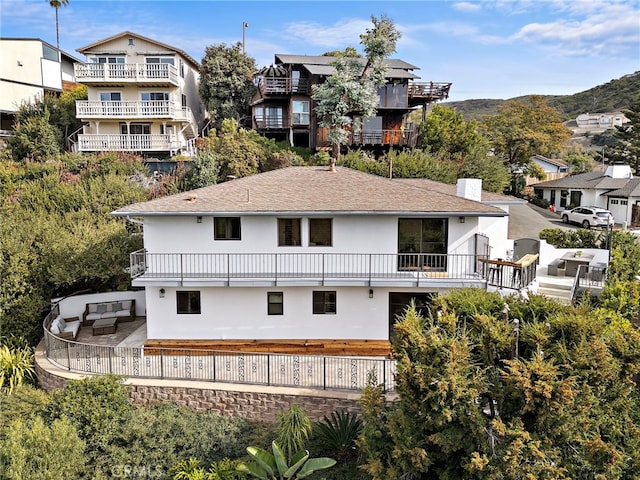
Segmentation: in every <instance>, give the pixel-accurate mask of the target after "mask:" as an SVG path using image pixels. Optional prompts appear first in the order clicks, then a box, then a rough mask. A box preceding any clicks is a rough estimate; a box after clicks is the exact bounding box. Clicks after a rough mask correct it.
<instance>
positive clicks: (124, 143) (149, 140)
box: [77, 134, 181, 152]
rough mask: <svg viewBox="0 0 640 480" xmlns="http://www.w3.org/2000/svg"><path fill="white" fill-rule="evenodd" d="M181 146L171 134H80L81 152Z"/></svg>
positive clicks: (145, 150) (171, 150)
mask: <svg viewBox="0 0 640 480" xmlns="http://www.w3.org/2000/svg"><path fill="white" fill-rule="evenodd" d="M180 148H181V146H180V145H179V144H178V142H177V141H176V140H175V138H173V137H172V136H171V135H110V134H105V135H103V134H93V135H91V134H88V135H87V134H85V135H78V143H77V149H78V151H80V152H165V151H169V152H174V151H177V150H179V149H180Z"/></svg>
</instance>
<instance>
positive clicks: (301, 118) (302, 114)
mask: <svg viewBox="0 0 640 480" xmlns="http://www.w3.org/2000/svg"><path fill="white" fill-rule="evenodd" d="M293 124H294V125H309V102H307V101H304V102H302V101H298V100H294V101H293Z"/></svg>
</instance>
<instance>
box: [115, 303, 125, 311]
mask: <svg viewBox="0 0 640 480" xmlns="http://www.w3.org/2000/svg"><path fill="white" fill-rule="evenodd" d="M120 310H124V308H123V307H122V302H114V304H113V311H114V312H119V311H120Z"/></svg>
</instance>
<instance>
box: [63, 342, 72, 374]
mask: <svg viewBox="0 0 640 480" xmlns="http://www.w3.org/2000/svg"><path fill="white" fill-rule="evenodd" d="M64 343H65V345H66V346H67V370H71V352H70V351H69V350H70V348H69V342H64Z"/></svg>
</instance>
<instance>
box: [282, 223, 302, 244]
mask: <svg viewBox="0 0 640 480" xmlns="http://www.w3.org/2000/svg"><path fill="white" fill-rule="evenodd" d="M300 245H302V240H301V238H300V219H299V218H279V219H278V246H280V247H298V246H300Z"/></svg>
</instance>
